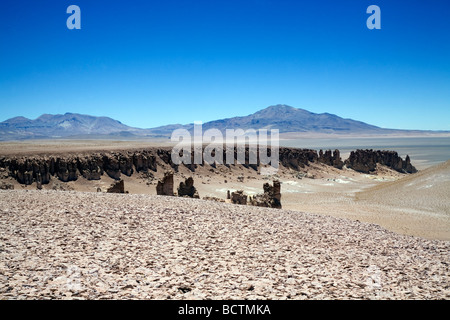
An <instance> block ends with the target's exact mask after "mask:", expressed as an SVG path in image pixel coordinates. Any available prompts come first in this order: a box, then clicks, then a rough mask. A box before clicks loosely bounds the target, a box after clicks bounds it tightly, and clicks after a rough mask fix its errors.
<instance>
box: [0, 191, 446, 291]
mask: <svg viewBox="0 0 450 320" xmlns="http://www.w3.org/2000/svg"><path fill="white" fill-rule="evenodd" d="M449 249H450V242H449V241H437V240H436V241H431V240H424V239H421V238H416V237H410V236H403V235H399V234H395V233H393V232H390V231H387V230H385V229H383V228H381V227H379V226H377V225H373V224H367V223H362V222H358V221H350V220H345V219H340V218H334V217H330V216H322V215H313V214H308V213H300V212H295V211H287V210H277V209H266V208H256V207H248V206H240V205H232V204H225V203H216V202H212V201H204V200H194V199H184V198H175V197H162V196H148V195H131V194H104V193H83V192H58V191H26V190H22V191H19V190H17V191H14V190H13V191H0V299H68V298H77V299H80V298H81V299H130V298H131V299H353V298H355V299H424V298H425V299H449V298H450V289H449V284H450V281H449V280H450V272H449V263H450V255H449V252H450V251H449Z"/></svg>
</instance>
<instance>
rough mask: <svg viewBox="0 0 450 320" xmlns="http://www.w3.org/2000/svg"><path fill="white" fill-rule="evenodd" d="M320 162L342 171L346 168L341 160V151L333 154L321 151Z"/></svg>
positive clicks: (328, 151)
mask: <svg viewBox="0 0 450 320" xmlns="http://www.w3.org/2000/svg"><path fill="white" fill-rule="evenodd" d="M319 162H321V163H324V164H326V165H329V166H332V167H335V168H338V169H342V167H343V166H344V162H343V161H342V159H341V154H340V152H339V150H337V149H336V150H334V152H333V153H331V150H326V151H325V152H323V151H322V150H320V151H319Z"/></svg>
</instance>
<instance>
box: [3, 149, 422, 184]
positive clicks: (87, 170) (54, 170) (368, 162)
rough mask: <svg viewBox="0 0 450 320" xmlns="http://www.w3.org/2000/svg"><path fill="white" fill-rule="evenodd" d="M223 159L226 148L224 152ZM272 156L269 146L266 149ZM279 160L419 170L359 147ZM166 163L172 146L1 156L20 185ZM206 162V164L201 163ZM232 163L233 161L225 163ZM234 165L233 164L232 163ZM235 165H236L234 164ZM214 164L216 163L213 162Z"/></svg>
mask: <svg viewBox="0 0 450 320" xmlns="http://www.w3.org/2000/svg"><path fill="white" fill-rule="evenodd" d="M223 152H224V154H223V156H224V159H225V158H226V154H225V152H226V150H224V151H223ZM267 153H268V155H269V156H270V149H268V151H267ZM234 158H235V159H237V150H236V148H235V150H234ZM279 161H280V164H281V165H282V166H283V167H285V168H290V169H293V170H297V171H299V170H301V169H302V168H305V167H307V166H308V165H309V164H310V163H317V162H320V163H324V164H326V165H330V166H333V167H336V168H338V169H341V168H342V167H343V165H344V163H345V165H346V166H347V167H349V168H352V169H354V170H356V171H359V172H365V173H369V172H372V171H374V170H375V168H376V164H377V163H378V164H382V165H386V166H388V167H390V168H392V169H394V170H397V171H399V172H402V173H414V172H416V171H417V170H416V169H415V168H414V167H413V166H412V165H411V161H410V159H409V156H407V157H406V159H405V160H403V159H402V158H401V157H399V156H398V154H397V152H394V151H379V150H377V151H375V150H357V151H354V152H352V153H351V154H350V157H349V159H347V160H346V161H345V162H343V161H342V159H341V157H340V153H339V150H335V151H334V152H333V153H332V152H331V150H328V151H325V152H323V151H322V150H320V151H319V153H317V151H315V150H311V149H297V148H284V147H281V148H280V149H279ZM161 165H166V166H169V167H171V168H172V169H173V170H174V171H175V172H176V171H177V170H178V165H175V164H174V163H173V162H172V160H171V149H170V148H153V149H148V150H135V151H122V152H108V153H96V152H94V153H88V154H79V155H78V154H69V155H36V156H20V157H14V156H13V157H6V156H3V157H1V158H0V169H2V172H3V173H2V174H3V175H5V176H10V177H12V178H14V179H15V180H17V181H18V182H19V183H21V184H25V185H31V184H32V183H34V182H36V183H37V184H38V185H44V184H48V183H49V182H50V180H51V179H54V178H55V179H58V180H60V181H62V182H68V181H75V180H77V179H78V178H79V177H83V178H85V179H87V180H99V179H100V178H101V176H102V175H104V174H107V175H108V176H109V177H111V178H113V179H116V180H120V178H121V175H122V174H123V175H126V176H131V175H132V174H133V173H134V172H137V173H142V172H144V173H145V172H150V171H153V172H156V171H157V170H158V167H161ZM203 165H205V164H204V163H203V164H202V166H203ZM226 165H227V166H230V164H226ZM231 165H233V164H231ZM234 165H236V164H234ZM185 166H186V167H187V168H188V169H189V170H191V171H193V172H194V171H195V170H196V168H197V166H198V165H196V164H188V165H185ZM212 166H215V165H212ZM242 166H244V167H246V168H251V169H253V170H255V171H257V170H258V168H259V167H260V166H261V163H260V161H259V157H257V164H250V163H249V149H248V148H247V149H246V156H245V163H243V164H242Z"/></svg>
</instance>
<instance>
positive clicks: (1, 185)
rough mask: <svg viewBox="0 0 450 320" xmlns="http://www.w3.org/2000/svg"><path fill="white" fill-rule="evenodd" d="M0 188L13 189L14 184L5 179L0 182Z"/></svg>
mask: <svg viewBox="0 0 450 320" xmlns="http://www.w3.org/2000/svg"><path fill="white" fill-rule="evenodd" d="M0 190H14V185H13V184H11V183H8V182H5V181H2V183H1V184H0Z"/></svg>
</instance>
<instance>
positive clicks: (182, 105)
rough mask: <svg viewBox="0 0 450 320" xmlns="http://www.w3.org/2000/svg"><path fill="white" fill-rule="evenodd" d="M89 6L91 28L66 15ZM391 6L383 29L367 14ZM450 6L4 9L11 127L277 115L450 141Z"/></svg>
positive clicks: (1, 38)
mask: <svg viewBox="0 0 450 320" xmlns="http://www.w3.org/2000/svg"><path fill="white" fill-rule="evenodd" d="M71 4H75V5H78V6H79V7H80V8H81V30H68V29H67V27H66V20H67V18H68V17H69V14H67V13H66V9H67V7H68V6H69V5H71ZM371 4H375V5H378V6H379V7H380V8H381V30H369V29H367V27H366V20H367V18H368V17H369V14H367V13H366V9H367V7H368V6H369V5H371ZM449 16H450V1H448V0H441V1H437V0H434V1H433V0H430V1H424V0H421V1H398V0H396V1H392V0H389V1H382V0H370V1H366V0H339V1H336V0H333V1H320V0H319V1H312V0H311V1H300V0H294V1H286V0H247V1H246V0H205V1H203V0H195V1H194V0H192V1H190V0H184V1H173V0H161V1H151V0H150V1H144V0H142V1H133V0H129V1H114V0H110V1H96V0H89V1H84V0H70V1H65V0H58V1H54V0H53V1H48V0H40V1H20V0H2V1H1V2H0V111H1V113H0V121H3V120H6V119H8V118H11V117H14V116H19V115H21V116H25V117H28V118H32V119H34V118H36V117H38V116H39V115H41V114H43V113H52V114H54V113H65V112H77V113H83V114H91V115H97V116H100V115H105V116H109V117H112V118H114V119H117V120H120V121H122V122H123V123H125V124H128V125H131V126H136V127H141V128H149V127H155V126H158V125H164V124H169V123H191V122H193V121H194V120H201V121H209V120H215V119H220V118H226V117H232V116H240V115H248V114H250V113H253V112H256V111H258V110H260V109H262V108H265V107H267V106H269V105H273V104H288V105H291V106H293V107H297V108H304V109H307V110H309V111H312V112H317V113H321V112H329V113H334V114H337V115H339V116H342V117H345V118H353V119H356V120H361V121H364V122H367V123H370V124H374V125H378V126H381V127H388V128H400V129H432V130H450V19H449Z"/></svg>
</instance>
